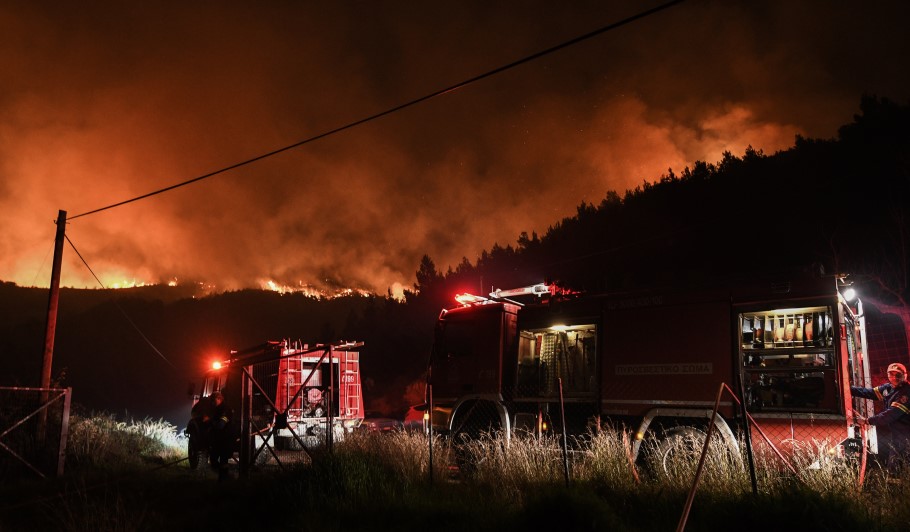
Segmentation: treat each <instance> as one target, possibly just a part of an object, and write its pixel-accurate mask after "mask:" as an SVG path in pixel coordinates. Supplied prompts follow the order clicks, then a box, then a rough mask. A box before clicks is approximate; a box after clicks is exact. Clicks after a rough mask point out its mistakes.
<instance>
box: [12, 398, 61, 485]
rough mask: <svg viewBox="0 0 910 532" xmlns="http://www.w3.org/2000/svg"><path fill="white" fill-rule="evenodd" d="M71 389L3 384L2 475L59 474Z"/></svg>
mask: <svg viewBox="0 0 910 532" xmlns="http://www.w3.org/2000/svg"><path fill="white" fill-rule="evenodd" d="M71 396H72V388H66V389H60V388H18V387H0V477H4V478H9V477H17V476H38V477H41V478H46V477H49V476H60V475H62V474H63V467H64V463H65V457H66V438H67V431H68V429H69V414H70V397H71Z"/></svg>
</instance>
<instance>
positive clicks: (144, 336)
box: [64, 235, 180, 371]
mask: <svg viewBox="0 0 910 532" xmlns="http://www.w3.org/2000/svg"><path fill="white" fill-rule="evenodd" d="M64 237H65V238H66V241H67V242H68V243H69V245H70V247H71V248H73V251H75V252H76V255H78V256H79V260H81V261H82V264H84V265H85V267H86V268H88V271H89V273H91V274H92V277H94V278H95V280H96V281H98V284H99V285H101V288H104V289H107V287H106V286H104V283H102V282H101V279H99V278H98V276H97V275H95V272H94V270H92V267H91V266H89V265H88V262H86V261H85V258H84V257H83V256H82V254H81V253H79V250H78V249H76V245H75V244H73V241H72V240H70V237H68V236H66V235H64ZM114 306H115V307H117V310H119V311H120V313H121V314H123V317H124V318H126V321H128V322H130V325H132V326H133V329H135V330H136V332H137V333H139V336H141V337H142V339H143V340H145V343H147V344H148V346H149V347H151V348H152V351H154V352H155V353H157V354H158V356H159V357H161V359H162V360H164V361H165V362H167V364H168V365H169V366H170V367H172V368H174V369H175V370H177V366H175V365H174V364H173V363H172V362H171V361H170V360H168V359H167V357H166V356H164V354H162V353H161V351H159V350H158V348H157V347H155V344H153V343H152V341H151V340H149V339H148V336H146V335H145V334H144V333H143V332H142V330H141V329H140V328H139V326H138V325H136V322H134V321H133V320H132V318H130V316H129V314H127V313H126V311H125V310H123V307H121V306H120V303H117V301H114ZM177 371H180V370H177Z"/></svg>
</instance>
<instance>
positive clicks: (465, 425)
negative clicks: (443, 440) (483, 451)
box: [452, 401, 502, 443]
mask: <svg viewBox="0 0 910 532" xmlns="http://www.w3.org/2000/svg"><path fill="white" fill-rule="evenodd" d="M500 430H502V423H500V421H499V415H498V413H497V411H496V406H495V405H494V404H493V403H491V402H489V401H470V402H466V403H464V404H463V405H461V407H459V409H458V411H457V412H456V413H455V417H454V418H453V420H452V436H453V440H454V441H455V442H456V443H458V442H460V441H461V440H464V439H477V438H479V437H480V435H481V434H493V433H496V432H498V431H500Z"/></svg>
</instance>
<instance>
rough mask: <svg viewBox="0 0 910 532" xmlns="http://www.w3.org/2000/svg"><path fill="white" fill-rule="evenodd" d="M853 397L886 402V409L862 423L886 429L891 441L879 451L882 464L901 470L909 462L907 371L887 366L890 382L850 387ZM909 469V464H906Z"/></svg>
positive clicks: (909, 433)
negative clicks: (872, 385) (869, 386)
mask: <svg viewBox="0 0 910 532" xmlns="http://www.w3.org/2000/svg"><path fill="white" fill-rule="evenodd" d="M850 393H851V394H852V395H853V396H854V397H862V398H863V399H873V400H878V401H883V402H884V403H885V409H884V410H882V411H881V412H879V413H877V414H875V415H874V416H871V417H869V418H868V419H866V420H860V423H868V424H869V425H873V426H875V427H881V428H887V429H888V430H889V431H890V436H891V437H890V441H887V440H886V441H883V442H882V443H884V445H883V446H882V447H883V448H882V449H881V450H880V455H881V457H882V461H883V463H885V464H887V465H888V467H889V468H891V469H897V468H900V467H901V466H902V465H905V464H903V462H904V461H906V460H907V459H908V458H910V383H908V382H907V368H906V367H905V366H904V365H903V364H900V363H894V364H891V365H890V366H888V382H887V383H885V384H881V385H879V386H876V387H874V388H862V387H859V386H851V387H850ZM907 465H910V464H907Z"/></svg>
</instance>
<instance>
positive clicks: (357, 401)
mask: <svg viewBox="0 0 910 532" xmlns="http://www.w3.org/2000/svg"><path fill="white" fill-rule="evenodd" d="M337 353H338V355H339V357H340V358H339V364H338V366H339V368H338V369H339V370H340V371H341V375H340V378H339V380H340V382H341V393H342V394H343V397H342V398H341V404H343V405H344V411H343V412H341V415H342V416H344V417H346V418H348V419H351V418H358V417H362V416H363V412H362V410H363V396H362V395H361V393H362V388H361V386H360V353H357V352H351V351H339V352H337Z"/></svg>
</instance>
